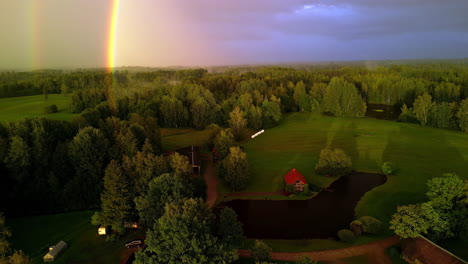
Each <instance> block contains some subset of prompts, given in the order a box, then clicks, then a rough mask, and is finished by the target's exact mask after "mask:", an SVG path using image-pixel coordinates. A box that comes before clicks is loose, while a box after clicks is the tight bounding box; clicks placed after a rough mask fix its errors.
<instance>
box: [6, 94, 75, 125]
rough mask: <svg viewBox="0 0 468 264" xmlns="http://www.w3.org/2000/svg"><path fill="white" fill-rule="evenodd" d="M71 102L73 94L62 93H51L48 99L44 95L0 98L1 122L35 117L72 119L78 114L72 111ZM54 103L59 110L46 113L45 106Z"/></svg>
mask: <svg viewBox="0 0 468 264" xmlns="http://www.w3.org/2000/svg"><path fill="white" fill-rule="evenodd" d="M70 102H71V96H64V95H61V94H49V98H48V100H47V101H44V96H43V95H33V96H22V97H12V98H0V122H2V121H15V120H20V119H23V118H33V117H47V118H50V119H57V120H71V119H72V118H73V117H74V116H76V114H72V113H71V112H70V110H69V108H70V107H69V104H70ZM52 104H55V105H57V108H58V112H57V113H53V114H45V113H44V107H45V106H47V105H52Z"/></svg>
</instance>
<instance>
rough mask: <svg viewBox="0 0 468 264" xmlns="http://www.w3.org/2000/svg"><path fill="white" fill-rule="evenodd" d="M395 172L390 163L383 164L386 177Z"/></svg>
mask: <svg viewBox="0 0 468 264" xmlns="http://www.w3.org/2000/svg"><path fill="white" fill-rule="evenodd" d="M392 172H393V166H392V164H391V163H390V162H388V161H386V162H384V163H383V164H382V173H383V174H385V175H390V174H392Z"/></svg>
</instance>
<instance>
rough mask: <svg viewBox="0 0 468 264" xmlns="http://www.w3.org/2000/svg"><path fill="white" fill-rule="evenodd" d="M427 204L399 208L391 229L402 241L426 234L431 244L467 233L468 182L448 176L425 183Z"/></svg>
mask: <svg viewBox="0 0 468 264" xmlns="http://www.w3.org/2000/svg"><path fill="white" fill-rule="evenodd" d="M426 196H427V198H428V199H429V201H428V202H425V203H422V204H412V205H408V206H400V207H398V208H397V213H395V214H394V215H393V216H392V220H391V221H390V229H393V230H394V231H395V233H396V234H397V235H399V236H401V237H404V238H407V237H417V236H418V235H420V234H428V235H429V237H430V238H431V239H433V240H440V239H445V238H452V237H458V236H460V235H464V234H466V233H467V231H468V225H467V224H466V221H465V220H464V219H466V217H468V209H467V206H466V204H467V201H468V182H467V181H463V180H461V179H460V178H459V177H458V176H457V175H456V174H453V173H448V174H444V175H443V176H442V177H437V178H434V179H431V180H429V181H428V192H427V193H426Z"/></svg>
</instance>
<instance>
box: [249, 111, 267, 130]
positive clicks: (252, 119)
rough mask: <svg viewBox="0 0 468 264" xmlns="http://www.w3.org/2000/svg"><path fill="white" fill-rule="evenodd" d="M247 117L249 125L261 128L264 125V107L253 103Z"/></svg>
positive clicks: (256, 128)
mask: <svg viewBox="0 0 468 264" xmlns="http://www.w3.org/2000/svg"><path fill="white" fill-rule="evenodd" d="M247 119H248V124H249V127H250V128H252V129H255V130H259V129H260V128H262V126H263V114H262V108H260V107H258V106H254V105H251V106H250V108H249V111H248V112H247Z"/></svg>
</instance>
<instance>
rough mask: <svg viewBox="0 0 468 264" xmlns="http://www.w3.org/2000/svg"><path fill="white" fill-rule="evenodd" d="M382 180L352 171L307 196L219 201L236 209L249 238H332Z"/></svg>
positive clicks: (371, 175) (352, 217)
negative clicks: (304, 197) (311, 196)
mask: <svg viewBox="0 0 468 264" xmlns="http://www.w3.org/2000/svg"><path fill="white" fill-rule="evenodd" d="M385 181H386V177H385V175H381V174H374V173H361V172H353V173H351V174H349V175H346V176H343V177H341V178H339V179H338V180H336V181H335V182H333V183H332V184H331V185H330V187H329V188H328V189H329V190H330V191H327V190H323V191H321V192H320V193H319V194H318V195H317V196H315V197H314V198H312V199H309V200H278V201H275V200H233V201H229V202H225V203H224V204H222V205H226V206H229V207H231V208H232V209H234V210H235V211H236V212H237V214H238V216H239V221H241V222H242V223H243V225H244V234H245V236H247V237H249V238H262V239H264V238H274V239H306V238H336V233H337V232H338V230H340V229H343V228H349V223H350V222H351V221H352V220H354V207H356V204H357V202H358V201H359V200H360V199H361V197H362V196H363V195H364V194H365V193H366V192H367V191H369V190H371V189H373V188H374V187H377V186H379V185H381V184H384V183H385Z"/></svg>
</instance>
